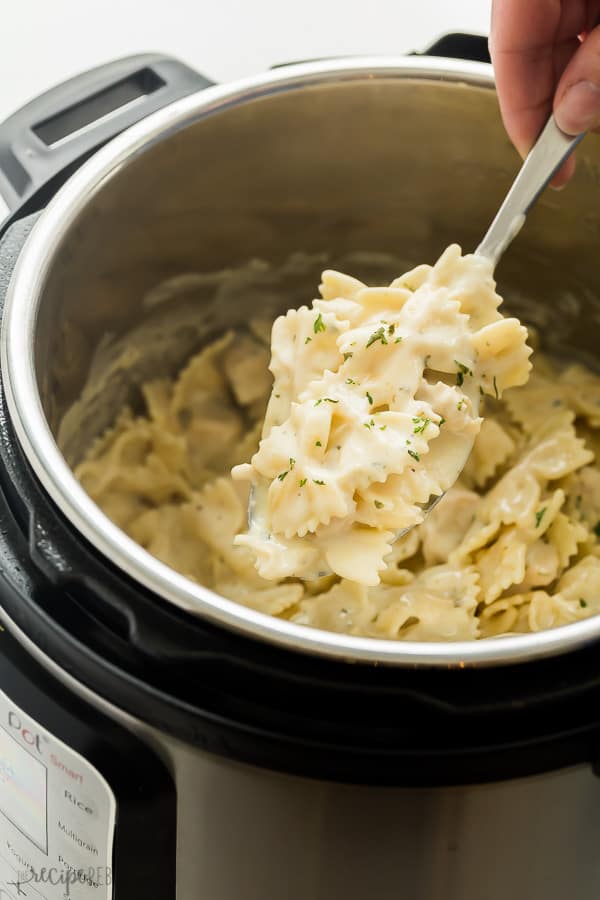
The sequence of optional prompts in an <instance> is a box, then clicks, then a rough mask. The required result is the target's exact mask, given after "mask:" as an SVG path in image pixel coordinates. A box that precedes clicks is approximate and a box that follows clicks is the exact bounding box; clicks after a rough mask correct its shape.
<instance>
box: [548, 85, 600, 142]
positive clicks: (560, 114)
mask: <svg viewBox="0 0 600 900" xmlns="http://www.w3.org/2000/svg"><path fill="white" fill-rule="evenodd" d="M554 118H555V119H556V124H557V125H558V127H559V128H560V129H562V131H565V132H566V133H567V134H580V132H582V131H590V129H592V128H597V127H598V125H600V85H597V84H594V83H593V82H592V81H578V82H577V83H576V84H572V85H571V86H570V87H568V88H567V90H566V92H565V93H564V94H563V96H562V98H561V100H560V102H559V104H558V106H557V107H556V109H555V111H554Z"/></svg>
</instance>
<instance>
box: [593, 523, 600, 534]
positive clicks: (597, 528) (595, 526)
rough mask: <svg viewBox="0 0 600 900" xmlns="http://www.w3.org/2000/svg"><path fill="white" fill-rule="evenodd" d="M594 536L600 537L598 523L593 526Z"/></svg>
mask: <svg viewBox="0 0 600 900" xmlns="http://www.w3.org/2000/svg"><path fill="white" fill-rule="evenodd" d="M594 534H595V535H596V537H600V522H596V524H595V525H594Z"/></svg>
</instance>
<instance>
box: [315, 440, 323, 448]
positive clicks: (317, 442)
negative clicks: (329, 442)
mask: <svg viewBox="0 0 600 900" xmlns="http://www.w3.org/2000/svg"><path fill="white" fill-rule="evenodd" d="M322 446H323V444H322V443H321V441H315V447H322Z"/></svg>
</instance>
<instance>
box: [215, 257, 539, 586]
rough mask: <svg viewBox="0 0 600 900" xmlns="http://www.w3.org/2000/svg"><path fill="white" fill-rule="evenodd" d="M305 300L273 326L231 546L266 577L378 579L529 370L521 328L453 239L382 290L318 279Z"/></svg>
mask: <svg viewBox="0 0 600 900" xmlns="http://www.w3.org/2000/svg"><path fill="white" fill-rule="evenodd" d="M320 291H321V297H320V298H319V299H317V300H315V301H314V302H313V304H312V307H310V308H309V307H301V308H300V309H296V310H290V311H289V312H288V313H287V314H286V315H285V316H282V317H280V318H279V319H277V320H276V322H275V324H274V326H273V332H272V340H271V352H272V356H271V364H270V369H271V372H272V373H273V377H274V383H273V390H272V393H271V398H270V401H269V405H268V408H267V414H266V418H265V423H264V428H263V433H262V440H261V442H260V446H259V449H258V451H257V453H255V454H254V456H253V457H252V460H251V462H250V463H249V464H243V465H240V466H236V467H235V468H234V470H233V475H234V478H236V479H240V480H244V479H246V480H249V481H251V483H252V487H253V491H252V498H253V499H252V515H251V527H250V529H249V531H248V533H246V534H240V535H238V536H237V538H236V543H237V544H238V545H240V546H245V547H248V548H249V549H250V550H251V551H252V552H253V554H254V555H255V557H256V567H257V570H258V572H259V574H260V575H261V576H262V577H263V578H266V579H269V580H278V579H281V578H285V577H291V576H295V577H301V578H305V579H310V578H314V577H317V576H318V575H320V574H322V573H324V572H329V571H331V572H333V573H335V574H337V575H340V576H342V577H344V578H346V579H349V580H351V581H354V582H358V583H361V584H365V585H375V584H378V583H379V579H380V576H379V573H380V572H381V571H382V570H383V569H384V568H385V558H386V556H388V554H389V553H390V551H391V549H392V544H393V542H394V540H395V538H396V536H397V535H398V533H402V532H404V531H406V530H407V529H409V528H411V527H413V526H414V525H418V524H420V523H421V522H422V521H423V518H424V508H425V507H426V506H427V505H428V504H429V503H430V502H431V499H432V498H436V497H441V496H442V495H443V494H444V493H445V491H447V490H448V488H450V487H451V486H452V485H453V484H454V482H455V481H456V480H457V478H458V476H459V474H460V472H461V470H462V469H463V467H464V464H465V462H466V460H467V458H468V456H469V453H470V451H471V449H472V447H473V443H474V440H475V437H476V435H477V433H478V432H479V429H480V426H481V421H482V420H481V419H480V418H479V415H478V410H479V399H480V397H481V396H482V395H488V396H492V397H494V398H496V399H498V398H499V397H501V395H502V393H503V391H505V390H506V389H507V388H510V387H515V386H518V385H522V384H524V383H525V382H526V381H527V379H528V376H529V370H530V368H531V366H530V362H529V356H530V353H531V350H530V348H529V347H528V346H527V343H526V339H527V331H526V329H525V328H524V327H523V326H522V325H521V324H520V322H519V321H518V320H517V319H514V318H505V317H503V316H502V315H501V313H500V312H499V311H498V307H499V306H500V304H501V302H502V300H501V297H500V296H499V295H498V294H497V293H496V292H495V283H494V279H493V265H492V263H491V262H490V261H489V260H488V259H486V258H485V257H483V256H475V255H467V256H462V255H461V251H460V248H459V247H458V246H456V245H452V246H450V247H449V248H448V249H447V250H446V251H445V252H444V253H443V254H442V256H441V257H440V259H439V260H438V262H437V263H436V264H435V265H434V266H429V265H421V266H418V267H417V268H416V269H413V270H412V271H410V272H408V273H407V274H405V275H403V276H401V277H400V278H397V279H396V280H395V281H393V282H392V283H391V285H389V286H388V287H366V286H365V285H364V284H362V283H361V282H359V281H357V280H356V279H354V278H351V277H349V276H346V275H341V274H339V273H336V272H331V271H327V272H325V273H324V274H323V281H322V284H321V288H320Z"/></svg>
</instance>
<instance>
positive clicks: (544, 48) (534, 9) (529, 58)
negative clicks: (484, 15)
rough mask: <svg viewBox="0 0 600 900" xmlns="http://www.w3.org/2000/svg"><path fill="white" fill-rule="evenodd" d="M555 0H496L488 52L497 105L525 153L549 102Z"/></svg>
mask: <svg viewBox="0 0 600 900" xmlns="http://www.w3.org/2000/svg"><path fill="white" fill-rule="evenodd" d="M560 16H561V6H560V3H557V2H556V0H543V2H541V3H523V0H494V4H493V17H492V33H491V37H490V53H491V57H492V62H493V64H494V72H495V76H496V85H497V89H498V99H499V102H500V111H501V113H502V118H503V120H504V125H505V127H506V130H507V132H508V134H509V137H510V138H511V140H512V141H513V143H514V144H515V146H516V148H517V150H518V151H519V153H520V154H521V155H522V156H524V155H525V154H526V153H527V152H528V151H529V149H530V148H531V146H532V144H533V142H534V141H535V139H536V137H537V136H538V134H539V132H540V130H541V128H542V125H543V123H544V121H545V119H546V118H547V117H548V115H549V113H550V110H551V108H552V97H553V94H554V86H555V81H554V46H555V45H554V39H555V35H556V32H557V30H558V26H559V24H560Z"/></svg>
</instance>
